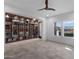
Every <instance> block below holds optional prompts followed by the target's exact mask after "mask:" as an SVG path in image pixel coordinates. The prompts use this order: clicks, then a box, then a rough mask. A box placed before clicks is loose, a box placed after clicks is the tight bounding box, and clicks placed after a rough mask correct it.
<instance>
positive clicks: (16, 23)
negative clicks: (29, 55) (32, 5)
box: [5, 13, 40, 43]
mask: <svg viewBox="0 0 79 59" xmlns="http://www.w3.org/2000/svg"><path fill="white" fill-rule="evenodd" d="M39 33H40V32H39V22H38V20H37V19H36V20H33V18H30V17H24V16H19V15H15V14H11V13H5V42H6V43H9V42H15V41H20V40H27V39H32V38H38V37H39V36H40V35H39Z"/></svg>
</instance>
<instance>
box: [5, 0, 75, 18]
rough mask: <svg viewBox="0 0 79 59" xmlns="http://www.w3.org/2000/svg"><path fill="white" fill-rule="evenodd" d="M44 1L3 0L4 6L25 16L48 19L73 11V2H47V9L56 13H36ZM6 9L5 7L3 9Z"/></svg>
mask: <svg viewBox="0 0 79 59" xmlns="http://www.w3.org/2000/svg"><path fill="white" fill-rule="evenodd" d="M44 1H45V0H5V6H6V5H8V6H9V7H12V8H15V9H18V11H20V13H22V14H24V15H25V16H32V17H49V16H55V15H59V14H62V13H67V12H71V11H74V0H49V7H51V8H55V9H56V11H45V10H44V11H38V9H40V8H43V7H45V4H44ZM5 8H6V7H5Z"/></svg>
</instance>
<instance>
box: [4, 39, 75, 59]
mask: <svg viewBox="0 0 79 59" xmlns="http://www.w3.org/2000/svg"><path fill="white" fill-rule="evenodd" d="M4 58H5V59H74V48H73V47H72V46H68V45H65V44H60V43H56V42H50V41H44V40H41V39H30V40H24V41H19V42H13V43H8V44H5V52H4Z"/></svg>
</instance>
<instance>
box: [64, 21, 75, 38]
mask: <svg viewBox="0 0 79 59" xmlns="http://www.w3.org/2000/svg"><path fill="white" fill-rule="evenodd" d="M63 25H64V36H67V37H73V36H74V21H64V22H63Z"/></svg>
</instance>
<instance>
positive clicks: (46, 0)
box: [38, 0, 56, 11]
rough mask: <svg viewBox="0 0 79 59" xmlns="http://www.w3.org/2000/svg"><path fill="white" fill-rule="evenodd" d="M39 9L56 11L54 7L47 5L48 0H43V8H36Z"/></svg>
mask: <svg viewBox="0 0 79 59" xmlns="http://www.w3.org/2000/svg"><path fill="white" fill-rule="evenodd" d="M38 10H39V11H42V10H52V11H56V10H55V9H54V8H49V7H48V0H45V8H42V9H38Z"/></svg>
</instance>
